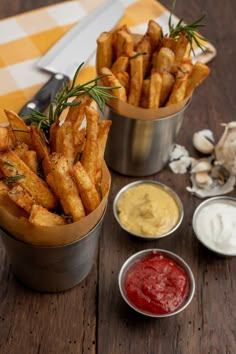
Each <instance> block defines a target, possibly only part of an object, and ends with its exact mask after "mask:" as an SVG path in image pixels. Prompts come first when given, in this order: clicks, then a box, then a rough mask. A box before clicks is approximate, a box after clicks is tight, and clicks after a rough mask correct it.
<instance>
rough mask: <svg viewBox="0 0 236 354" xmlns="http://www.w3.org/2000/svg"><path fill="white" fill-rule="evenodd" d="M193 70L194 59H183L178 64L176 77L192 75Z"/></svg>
mask: <svg viewBox="0 0 236 354" xmlns="http://www.w3.org/2000/svg"><path fill="white" fill-rule="evenodd" d="M192 70H193V63H192V59H189V58H188V59H183V60H181V61H180V62H178V63H176V74H175V75H176V77H177V78H180V77H182V76H183V75H184V74H186V73H191V72H192Z"/></svg>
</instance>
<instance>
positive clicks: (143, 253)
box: [118, 249, 195, 318]
mask: <svg viewBox="0 0 236 354" xmlns="http://www.w3.org/2000/svg"><path fill="white" fill-rule="evenodd" d="M153 252H157V253H159V254H163V255H164V256H167V257H168V258H170V259H172V260H173V261H174V262H175V263H176V264H177V265H178V266H179V267H181V268H182V269H183V270H184V271H185V273H186V275H187V278H188V290H187V295H186V298H185V300H184V301H183V302H182V304H181V305H180V306H179V307H178V308H177V309H176V310H175V311H173V312H169V313H166V314H153V313H149V312H146V311H143V310H141V309H139V308H137V307H136V306H135V305H133V304H132V303H131V302H130V301H129V299H128V297H127V295H126V292H125V287H124V282H125V276H126V273H127V271H128V270H129V269H130V267H131V266H132V265H133V264H134V263H136V262H138V261H140V260H142V259H143V258H146V257H148V256H150V255H152V254H153ZM118 284H119V289H120V293H121V295H122V297H123V299H124V300H125V302H126V303H127V304H128V305H129V306H130V307H132V308H133V309H134V310H135V311H137V312H139V313H140V314H142V315H145V316H148V317H154V318H164V317H170V316H174V315H177V314H178V313H180V312H182V311H183V310H184V309H185V308H186V307H187V306H188V305H189V304H190V302H191V301H192V299H193V296H194V293H195V279H194V276H193V273H192V270H191V269H190V267H189V266H188V264H187V263H186V262H185V261H184V260H183V259H182V258H181V257H179V256H178V255H177V254H175V253H173V252H170V251H167V250H163V249H147V250H143V251H140V252H137V253H135V254H133V255H132V256H131V257H130V258H128V259H127V260H126V261H125V262H124V264H123V265H122V267H121V269H120V272H119V277H118Z"/></svg>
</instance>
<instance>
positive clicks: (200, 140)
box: [193, 129, 215, 154]
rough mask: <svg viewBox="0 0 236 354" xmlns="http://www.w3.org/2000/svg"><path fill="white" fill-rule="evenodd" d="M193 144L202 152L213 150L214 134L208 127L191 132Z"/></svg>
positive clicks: (209, 152)
mask: <svg viewBox="0 0 236 354" xmlns="http://www.w3.org/2000/svg"><path fill="white" fill-rule="evenodd" d="M193 146H194V147H195V149H196V150H198V151H199V152H201V153H203V154H211V153H212V152H213V151H214V147H215V146H214V136H213V133H212V131H211V130H210V129H203V130H200V131H198V132H196V133H194V134H193Z"/></svg>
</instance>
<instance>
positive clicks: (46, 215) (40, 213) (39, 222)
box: [29, 204, 66, 226]
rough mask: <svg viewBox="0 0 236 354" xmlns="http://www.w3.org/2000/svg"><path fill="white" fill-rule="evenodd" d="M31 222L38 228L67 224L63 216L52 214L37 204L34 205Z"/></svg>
mask: <svg viewBox="0 0 236 354" xmlns="http://www.w3.org/2000/svg"><path fill="white" fill-rule="evenodd" d="M29 222H30V223H31V224H33V225H36V226H57V225H65V224H66V221H65V219H64V218H63V217H62V216H60V215H57V214H54V213H51V212H50V211H48V210H47V209H45V208H43V207H42V206H41V205H37V204H34V205H33V207H32V210H31V214H30V217H29Z"/></svg>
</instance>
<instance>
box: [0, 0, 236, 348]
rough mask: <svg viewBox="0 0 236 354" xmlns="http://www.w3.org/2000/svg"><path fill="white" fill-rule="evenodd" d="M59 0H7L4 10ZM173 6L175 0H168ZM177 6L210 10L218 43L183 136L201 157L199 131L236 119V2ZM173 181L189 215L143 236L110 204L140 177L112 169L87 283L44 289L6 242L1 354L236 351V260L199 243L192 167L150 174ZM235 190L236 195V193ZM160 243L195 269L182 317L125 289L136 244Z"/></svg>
mask: <svg viewBox="0 0 236 354" xmlns="http://www.w3.org/2000/svg"><path fill="white" fill-rule="evenodd" d="M55 2H56V1H54V0H51V1H50V0H48V1H43V0H34V1H26V0H14V1H7V0H2V1H1V2H0V14H1V15H0V16H1V17H2V18H3V17H6V16H9V15H14V14H16V13H19V12H23V11H26V10H30V9H32V8H36V7H40V6H44V5H47V4H52V3H55ZM162 3H163V5H165V6H167V7H169V8H170V6H171V1H170V0H163V1H162ZM175 13H176V15H177V16H178V17H183V18H184V19H185V21H186V22H190V21H193V20H195V19H196V18H198V17H200V16H201V15H202V13H206V14H207V17H206V19H205V23H206V27H204V28H203V30H202V33H203V34H204V35H205V36H206V37H207V38H209V40H210V41H211V42H212V43H213V44H214V45H215V46H216V49H217V52H218V53H217V57H216V58H215V59H214V60H213V61H212V62H211V63H210V64H209V66H210V68H211V74H210V76H209V77H208V78H207V80H206V81H205V82H204V83H203V84H202V85H201V86H200V87H199V88H197V90H196V92H195V93H194V97H193V99H192V102H191V104H190V106H189V108H188V109H187V111H186V115H185V119H184V123H183V126H182V129H181V132H180V134H179V137H178V143H179V144H181V145H184V146H186V147H187V148H188V149H189V151H190V152H191V154H193V155H194V156H197V153H196V151H194V149H193V147H192V135H193V133H194V132H195V131H196V130H200V129H204V128H209V129H212V130H213V131H214V133H215V136H216V138H217V139H218V138H219V136H220V135H221V134H222V132H223V128H222V126H221V123H223V122H229V121H231V120H235V98H236V97H235V92H236V84H235V82H236V69H235V57H236V46H235V35H236V22H235V18H234V17H235V13H236V2H235V1H234V0H228V1H225V2H217V4H216V2H214V1H203V0H198V1H194V0H189V1H188V2H186V1H177V5H176V9H175ZM146 178H147V179H154V180H157V181H160V182H162V183H165V184H167V185H168V186H170V187H172V188H173V189H174V190H175V191H176V192H177V193H178V194H179V196H180V197H181V200H182V202H183V205H184V212H185V217H184V221H183V222H182V224H181V226H180V228H179V229H178V230H177V231H176V232H175V233H174V234H173V235H172V236H170V237H168V238H166V239H161V240H159V241H155V242H154V241H152V242H144V241H138V240H136V239H134V238H132V237H131V236H129V235H128V234H127V233H126V232H124V231H122V230H121V228H120V227H119V226H118V224H117V222H116V221H115V218H114V216H113V212H112V203H113V200H114V196H115V195H116V193H117V192H118V190H119V189H120V188H121V187H122V186H124V185H125V184H127V183H128V182H131V181H134V180H136V178H131V177H125V176H121V175H119V174H117V173H115V172H112V187H111V193H110V197H109V205H108V209H107V213H106V216H105V219H104V225H103V232H102V235H101V239H100V247H99V254H98V258H97V259H96V260H95V261H94V266H93V269H92V271H91V273H90V275H89V276H88V277H87V278H86V280H85V281H83V282H82V283H81V284H80V285H78V286H77V287H75V288H74V289H71V290H69V291H66V292H63V293H59V294H40V293H37V292H33V291H31V290H29V289H27V288H25V287H24V286H23V285H21V284H20V283H19V282H18V281H17V280H16V279H15V278H14V276H13V274H12V269H11V266H10V264H9V260H8V257H7V256H6V254H5V250H4V248H3V246H2V244H1V243H0V353H1V354H22V353H24V354H49V353H52V354H70V353H71V354H72V353H73V354H82V353H83V354H90V353H92V354H95V353H96V354H134V353H135V354H136V353H138V354H139V353H140V354H189V353H191V354H235V352H236V301H235V298H236V281H235V274H236V259H235V258H232V257H229V258H223V257H218V256H216V255H215V254H213V253H211V252H210V251H208V250H207V249H205V248H204V247H203V246H201V245H200V244H199V242H198V241H197V240H196V237H195V236H194V232H193V229H192V216H193V212H194V210H195V208H196V207H197V206H198V205H199V203H200V202H201V200H200V199H198V198H196V197H193V196H191V195H190V194H189V193H188V192H187V191H186V186H187V185H189V177H188V175H174V174H173V173H171V172H170V171H169V170H168V168H165V169H164V170H163V171H161V172H160V173H158V174H156V175H153V176H149V177H146ZM230 195H231V196H234V197H236V192H235V191H234V192H232V193H231V194H230ZM153 247H155V248H163V249H167V250H170V251H173V252H175V253H177V254H178V255H180V256H182V257H183V258H184V259H185V260H186V261H187V262H188V264H189V265H190V267H191V268H192V270H193V273H194V276H195V280H196V293H195V296H194V298H193V301H192V303H191V304H190V305H189V307H188V308H187V309H186V310H185V311H184V312H182V313H180V314H179V315H177V316H175V317H170V318H166V319H163V320H155V319H148V318H146V317H143V316H141V315H138V314H136V313H135V312H134V311H132V310H131V309H130V308H128V306H127V305H126V304H125V303H124V301H123V300H122V298H121V296H120V294H119V290H118V273H119V270H120V267H121V265H122V263H123V262H124V261H125V260H126V259H127V258H128V257H129V256H130V255H132V254H133V253H135V252H137V251H140V250H142V249H148V248H153Z"/></svg>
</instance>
